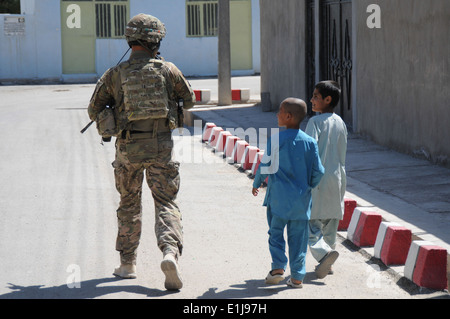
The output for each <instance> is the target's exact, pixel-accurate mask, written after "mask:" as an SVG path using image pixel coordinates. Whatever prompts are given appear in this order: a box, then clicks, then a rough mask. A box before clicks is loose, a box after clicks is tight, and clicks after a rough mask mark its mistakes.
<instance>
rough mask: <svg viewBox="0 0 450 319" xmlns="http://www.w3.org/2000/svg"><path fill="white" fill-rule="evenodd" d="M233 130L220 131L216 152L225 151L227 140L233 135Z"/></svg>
mask: <svg viewBox="0 0 450 319" xmlns="http://www.w3.org/2000/svg"><path fill="white" fill-rule="evenodd" d="M232 135H233V134H231V132H228V131H222V132H220V133H219V139H218V141H217V143H216V146H215V149H216V152H223V151H224V149H225V144H226V142H227V137H228V136H232Z"/></svg>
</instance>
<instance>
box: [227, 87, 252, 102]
mask: <svg viewBox="0 0 450 319" xmlns="http://www.w3.org/2000/svg"><path fill="white" fill-rule="evenodd" d="M231 99H232V100H233V101H240V102H247V101H248V100H250V89H238V90H231Z"/></svg>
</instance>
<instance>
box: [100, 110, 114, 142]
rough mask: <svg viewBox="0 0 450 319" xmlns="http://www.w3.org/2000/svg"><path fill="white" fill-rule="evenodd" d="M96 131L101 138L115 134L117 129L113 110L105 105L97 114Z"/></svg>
mask: <svg viewBox="0 0 450 319" xmlns="http://www.w3.org/2000/svg"><path fill="white" fill-rule="evenodd" d="M96 122H97V131H98V134H99V135H101V136H102V137H103V138H109V137H111V136H117V134H118V133H119V129H118V127H117V125H116V120H115V117H114V110H113V109H111V108H109V107H107V108H105V109H104V110H103V111H101V112H100V113H98V115H97V120H96Z"/></svg>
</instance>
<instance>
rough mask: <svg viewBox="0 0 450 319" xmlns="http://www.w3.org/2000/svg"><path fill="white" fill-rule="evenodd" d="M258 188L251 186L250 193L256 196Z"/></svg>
mask: <svg viewBox="0 0 450 319" xmlns="http://www.w3.org/2000/svg"><path fill="white" fill-rule="evenodd" d="M258 193H259V190H258V189H257V188H254V187H253V188H252V194H253V196H258Z"/></svg>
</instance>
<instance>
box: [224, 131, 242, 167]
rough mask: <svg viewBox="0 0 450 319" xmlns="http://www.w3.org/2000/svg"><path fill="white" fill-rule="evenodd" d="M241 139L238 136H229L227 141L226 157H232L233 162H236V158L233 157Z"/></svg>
mask: <svg viewBox="0 0 450 319" xmlns="http://www.w3.org/2000/svg"><path fill="white" fill-rule="evenodd" d="M240 140H241V139H240V138H239V137H237V136H233V135H232V136H227V141H226V143H225V151H224V152H225V157H227V158H230V160H231V162H233V163H235V160H234V159H233V158H232V155H233V150H234V146H235V145H236V142H237V141H240Z"/></svg>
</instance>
